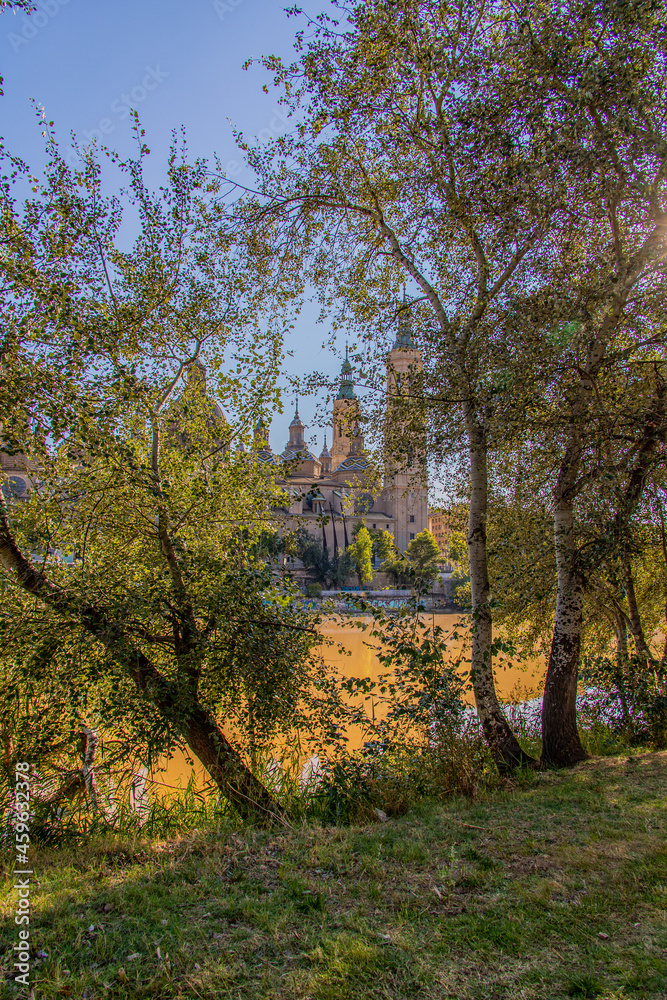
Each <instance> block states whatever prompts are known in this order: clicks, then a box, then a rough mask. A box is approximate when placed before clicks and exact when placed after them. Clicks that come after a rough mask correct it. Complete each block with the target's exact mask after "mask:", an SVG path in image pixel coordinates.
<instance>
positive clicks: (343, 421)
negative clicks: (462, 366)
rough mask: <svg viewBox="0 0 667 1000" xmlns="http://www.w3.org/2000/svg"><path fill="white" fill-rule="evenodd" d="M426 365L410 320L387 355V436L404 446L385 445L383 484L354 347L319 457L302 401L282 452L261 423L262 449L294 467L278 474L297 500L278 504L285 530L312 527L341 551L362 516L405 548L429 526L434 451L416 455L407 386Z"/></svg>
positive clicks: (257, 449)
mask: <svg viewBox="0 0 667 1000" xmlns="http://www.w3.org/2000/svg"><path fill="white" fill-rule="evenodd" d="M421 365H422V356H421V351H420V350H419V348H417V347H416V346H415V344H414V343H413V341H412V337H411V335H410V332H409V328H408V325H407V323H403V324H402V325H401V327H400V328H399V333H398V336H397V338H396V341H395V343H394V346H393V348H392V350H391V351H390V352H389V355H388V357H387V407H386V428H385V437H386V438H388V439H390V440H391V441H392V442H402V444H403V448H402V450H401V448H398V449H396V448H394V447H390V448H386V449H385V450H386V452H387V456H386V460H385V472H384V477H383V479H382V482H381V483H380V484H378V483H377V479H376V476H375V472H374V469H373V468H372V466H371V463H370V461H369V459H368V457H367V454H366V451H365V445H364V436H363V433H362V431H361V425H360V419H359V418H360V415H361V414H360V409H359V400H358V399H357V396H356V394H355V391H354V381H353V371H352V365H351V364H350V361H349V358H348V356H347V351H346V356H345V361H344V362H343V365H342V368H341V373H340V385H339V390H338V394H337V396H336V398H335V400H334V402H333V407H332V413H331V449H329V446H328V434H327V433H325V435H324V443H323V447H322V451H321V452H320V454H319V456H316V455H315V454H314V453H313V452H312V451H311V450H310V449H309V448H308V445H307V444H306V437H305V432H306V425H305V424H304V422H303V420H302V419H301V416H300V414H299V404H298V401H297V405H296V411H295V414H294V419H293V420H292V422H291V424H290V429H289V435H290V436H289V441H288V442H287V443H286V445H285V448H284V449H283V451H282V452H281V453H280V454H279V455H276V454H274V452H273V450H272V448H271V445H270V443H269V434H268V430H267V428H266V426H265V425H264V424H263V423H261V422H260V423H259V424H258V425H257V427H256V429H255V441H254V446H253V452H254V454H255V456H256V457H257V459H258V460H259V461H260V462H262V463H263V464H265V465H267V466H274V465H275V466H276V469H277V470H278V467H279V466H282V469H285V470H287V475H286V476H285V475H284V474H283V475H282V476H280V475H279V479H278V481H279V482H280V483H281V485H283V486H284V488H285V491H286V493H287V495H288V497H289V498H290V499H291V503H289V506H286V507H285V508H284V510H282V511H275V514H277V515H278V517H277V518H276V522H275V523H276V526H277V527H278V530H285V529H286V530H295V529H296V528H298V527H302V528H305V529H306V531H308V533H309V534H310V535H312V536H313V537H314V538H318V539H319V540H321V542H322V546H323V547H324V548H325V549H326V550H328V551H330V552H335V551H336V549H338V548H346V547H347V545H348V544H349V542H350V541H351V540H352V537H351V530H352V525H353V524H354V523H355V522H357V521H362V522H363V523H364V524H365V525H366V527H367V528H369V529H375V530H377V531H389V532H391V534H392V535H393V536H394V541H395V543H396V545H397V547H398V548H399V549H400V550H401V551H404V550H405V549H406V548H407V546H408V545H409V544H410V542H411V541H412V539H413V538H415V536H416V535H417V534H419V532H421V531H424V530H425V529H426V527H427V523H428V511H427V499H426V494H427V483H426V457H425V454H420V456H419V459H416V458H415V452H416V451H419V450H420V449H415V447H414V444H413V441H414V435H413V436H412V437H410V436H409V432H410V430H411V428H409V427H408V426H407V420H406V416H405V414H406V413H407V412H408V411H410V410H411V405H410V399H409V397H408V394H407V390H408V388H409V389H410V390H413V389H414V387H415V385H416V384H417V382H416V381H415V378H416V376H417V375H418V374H419V373H420V372H421ZM280 471H281V472H282V470H280Z"/></svg>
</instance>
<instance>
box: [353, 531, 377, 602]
mask: <svg viewBox="0 0 667 1000" xmlns="http://www.w3.org/2000/svg"><path fill="white" fill-rule="evenodd" d="M347 551H348V552H349V554H350V558H351V559H352V563H353V565H354V571H355V573H356V574H357V578H358V580H359V586H360V587H361V589H362V590H363V589H364V584H365V583H368V581H369V580H372V579H373V562H372V558H373V542H372V540H371V536H370V533H369V531H368V528H367V527H366V525H365V524H362V525H360V526H359V529H358V530H357V532H356V537H355V540H354V541H353V542H352V544H351V545H349V546H348V550H347Z"/></svg>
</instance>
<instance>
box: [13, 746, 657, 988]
mask: <svg viewBox="0 0 667 1000" xmlns="http://www.w3.org/2000/svg"><path fill="white" fill-rule="evenodd" d="M666 788H667V752H661V753H652V754H639V755H634V756H628V755H624V756H622V757H616V758H602V759H595V760H591V761H588V762H586V763H585V764H583V765H581V766H579V767H578V768H576V769H575V770H574V771H572V772H561V773H553V772H548V773H544V774H536V775H530V776H528V777H527V778H526V779H525V782H524V783H523V784H518V783H515V784H506V785H505V786H504V787H502V788H500V789H497V790H496V791H493V792H491V793H488V794H486V795H485V796H482V797H480V798H479V799H477V800H474V801H472V802H470V801H468V800H466V799H452V800H449V801H447V802H446V803H445V804H435V803H432V802H431V803H428V802H425V803H424V804H423V805H422V806H421V807H420V808H419V810H414V811H412V812H410V813H408V814H407V815H405V816H403V817H401V818H398V819H391V820H389V821H388V822H386V823H380V822H377V823H373V824H370V825H365V826H354V827H326V828H322V827H315V826H304V827H299V828H297V829H294V830H291V831H285V832H270V831H265V830H256V829H252V828H240V827H232V826H229V827H222V828H219V829H218V830H210V831H205V830H203V831H200V832H198V833H195V834H193V835H190V836H187V837H182V838H179V839H175V840H171V841H148V840H142V839H134V840H124V839H122V838H117V837H116V838H108V839H105V840H98V841H95V842H93V843H91V844H90V845H88V846H86V847H81V848H76V849H73V848H67V847H59V848H57V849H49V850H37V849H36V848H34V847H33V848H32V857H31V861H32V862H33V867H34V869H35V872H36V880H35V882H34V883H33V887H32V898H31V905H32V907H33V920H32V928H31V929H32V937H31V943H32V948H33V963H34V966H33V967H34V979H35V986H36V989H35V996H36V997H39V998H40V1000H42V998H44V1000H52V998H56V997H58V998H60V997H66V996H70V997H76V998H79V997H86V998H87V1000H97V998H102V997H118V998H123V1000H135V998H137V1000H138V998H148V997H151V998H155V1000H173V998H177V997H178V998H181V997H183V998H185V997H188V998H192V997H199V998H205V1000H213V998H230V1000H241V998H243V1000H246V998H247V1000H264V998H269V997H270V998H276V1000H334V998H336V1000H370V998H378V1000H379V998H383V1000H404V998H406V1000H407V998H412V997H419V998H420V1000H444V998H457V1000H487V998H498V1000H500V998H502V1000H551V998H556V997H576V996H578V997H599V998H602V1000H626V998H628V1000H629V998H641V1000H658V998H662V997H664V996H665V992H666V991H667V918H666V916H665V906H666V904H667V896H666V891H665V885H666V884H667V849H666V847H665V833H666V829H667V825H666V822H665V807H666V805H667V799H666V793H665V789H666ZM12 860H13V859H12ZM3 863H4V872H7V868H8V859H7V857H6V855H5V857H4V860H3ZM12 882H13V880H12V879H11V878H10V877H9V876H8V875H7V876H5V878H4V883H3V889H2V907H3V918H4V923H3V928H2V951H3V956H4V957H3V966H4V967H3V971H4V973H5V976H7V975H8V973H9V968H10V962H11V959H10V955H11V949H12V946H13V944H14V943H15V939H16V926H15V925H14V922H13V919H12V907H13V906H14V905H15V903H14V899H13V895H12V891H11V884H12ZM37 953H42V954H43V955H44V957H42V958H38V959H36V958H35V956H36V955H37ZM14 995H15V994H14V993H13V992H11V991H10V988H9V985H8V984H7V983H5V985H4V992H3V993H2V996H7V997H9V996H14Z"/></svg>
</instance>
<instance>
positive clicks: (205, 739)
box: [186, 705, 285, 820]
mask: <svg viewBox="0 0 667 1000" xmlns="http://www.w3.org/2000/svg"><path fill="white" fill-rule="evenodd" d="M186 739H187V741H188V746H189V747H190V749H191V750H192V752H193V754H195V756H196V757H197V759H198V760H199V761H201V763H202V764H203V765H204V767H205V768H206V770H207V771H208V773H209V774H210V775H211V777H212V778H213V780H214V781H215V783H216V785H217V786H218V788H219V789H220V790H221V792H222V793H223V795H224V796H225V797H226V798H228V799H229V800H230V802H233V803H234V805H235V806H236V808H237V809H238V811H239V813H240V814H241V816H243V818H244V819H247V818H249V817H251V816H255V817H257V816H263V817H264V818H266V819H274V820H275V819H277V820H283V819H284V815H285V814H284V811H283V809H282V808H281V806H279V805H278V804H277V803H276V802H275V801H274V799H273V798H272V796H271V794H270V793H269V791H268V789H266V788H265V787H264V785H263V784H262V782H261V781H258V779H257V778H256V777H255V776H254V774H253V773H252V771H251V770H250V769H249V768H247V767H246V765H245V764H244V763H243V761H242V759H241V757H240V756H239V754H238V753H237V752H236V750H235V749H234V747H233V746H232V745H231V743H230V742H229V741H228V739H227V737H226V736H225V735H224V733H223V732H222V730H221V729H220V728H219V727H218V725H217V723H216V721H215V719H214V718H213V717H212V716H211V715H210V714H209V713H208V712H206V711H205V710H204V709H203V708H202V707H201V706H199V705H197V706H196V708H195V709H194V711H193V712H192V713H191V715H190V719H189V723H188V727H187V734H186Z"/></svg>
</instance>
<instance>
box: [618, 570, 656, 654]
mask: <svg viewBox="0 0 667 1000" xmlns="http://www.w3.org/2000/svg"><path fill="white" fill-rule="evenodd" d="M623 577H624V579H623V582H624V583H625V594H626V597H627V599H628V610H629V612H630V615H629V617H630V631H631V632H632V638H633V640H634V643H635V651H636V653H637V656H639V657H641V658H642V659H644V660H648V659H650V658H651V650H650V649H649V648H648V643H647V642H646V637H645V636H644V629H643V627H642V619H641V615H640V614H639V607H638V606H637V595H636V593H635V581H634V578H633V576H632V566H631V564H630V558H629V556H627V555H625V556H624V557H623Z"/></svg>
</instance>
